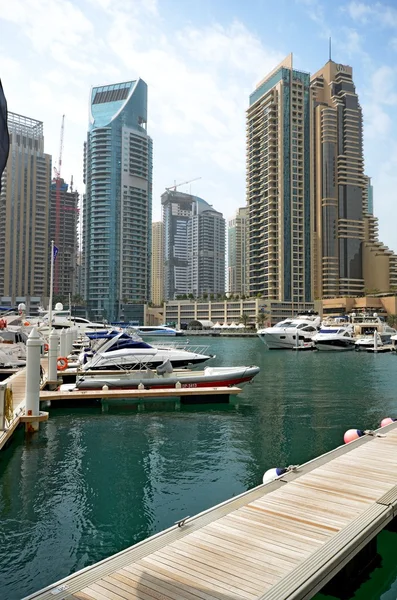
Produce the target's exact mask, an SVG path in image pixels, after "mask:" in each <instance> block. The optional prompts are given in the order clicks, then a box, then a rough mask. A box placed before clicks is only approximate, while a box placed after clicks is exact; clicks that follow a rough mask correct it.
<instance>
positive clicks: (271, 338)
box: [258, 312, 321, 350]
mask: <svg viewBox="0 0 397 600" xmlns="http://www.w3.org/2000/svg"><path fill="white" fill-rule="evenodd" d="M320 322H321V319H320V317H319V316H318V315H317V314H316V313H314V312H308V313H301V314H299V315H297V316H296V317H293V318H291V319H285V320H284V321H280V322H279V323H277V325H274V326H273V327H266V328H265V329H260V330H259V331H258V336H259V337H260V339H261V340H262V342H264V343H265V344H266V346H267V347H268V348H269V350H291V349H293V348H296V347H297V346H303V345H304V344H307V343H308V342H311V341H312V338H313V336H314V335H315V334H316V333H317V331H318V328H319V326H320Z"/></svg>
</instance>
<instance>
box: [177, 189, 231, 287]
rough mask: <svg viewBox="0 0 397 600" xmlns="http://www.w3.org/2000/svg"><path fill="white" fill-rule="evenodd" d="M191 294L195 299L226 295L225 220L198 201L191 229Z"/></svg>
mask: <svg viewBox="0 0 397 600" xmlns="http://www.w3.org/2000/svg"><path fill="white" fill-rule="evenodd" d="M187 237H188V286H189V288H188V291H189V294H193V296H194V297H196V298H198V297H203V296H204V294H208V295H210V294H224V293H225V237H226V229H225V219H224V218H223V216H222V213H220V212H218V211H216V210H214V209H213V208H212V207H211V206H210V205H209V204H208V203H207V202H205V201H203V200H201V198H197V197H196V198H195V200H194V202H193V207H192V216H191V217H190V219H189V221H188V225H187Z"/></svg>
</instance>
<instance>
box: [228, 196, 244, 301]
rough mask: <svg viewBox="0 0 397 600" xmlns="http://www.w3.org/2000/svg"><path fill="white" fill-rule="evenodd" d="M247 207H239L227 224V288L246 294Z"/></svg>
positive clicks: (236, 292) (232, 291)
mask: <svg viewBox="0 0 397 600" xmlns="http://www.w3.org/2000/svg"><path fill="white" fill-rule="evenodd" d="M247 216H248V210H247V208H246V207H245V208H239V209H238V210H237V212H236V214H235V216H234V217H233V219H230V221H229V224H228V275H229V278H228V279H229V282H228V290H229V292H230V293H232V294H241V295H246V294H247V295H248V280H247V264H248V244H247V241H248V240H247V237H248V236H247Z"/></svg>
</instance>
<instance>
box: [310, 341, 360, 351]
mask: <svg viewBox="0 0 397 600" xmlns="http://www.w3.org/2000/svg"><path fill="white" fill-rule="evenodd" d="M314 347H315V348H316V350H320V351H322V352H325V351H326V352H346V351H347V350H354V348H355V345H354V340H349V339H346V340H324V341H315V342H314Z"/></svg>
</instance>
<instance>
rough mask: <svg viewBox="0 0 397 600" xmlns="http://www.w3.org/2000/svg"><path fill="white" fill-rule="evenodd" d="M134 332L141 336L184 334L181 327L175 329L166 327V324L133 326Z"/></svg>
mask: <svg viewBox="0 0 397 600" xmlns="http://www.w3.org/2000/svg"><path fill="white" fill-rule="evenodd" d="M134 329H135V331H136V333H137V334H138V335H139V336H141V337H145V336H156V337H157V336H159V335H161V336H169V335H171V336H174V335H184V332H183V331H182V330H181V329H175V328H174V327H168V325H157V326H156V325H140V326H139V327H135V328H134Z"/></svg>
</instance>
